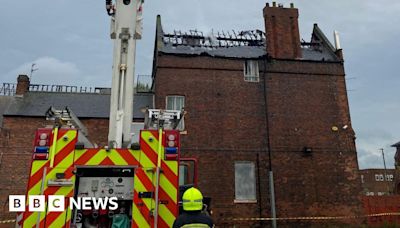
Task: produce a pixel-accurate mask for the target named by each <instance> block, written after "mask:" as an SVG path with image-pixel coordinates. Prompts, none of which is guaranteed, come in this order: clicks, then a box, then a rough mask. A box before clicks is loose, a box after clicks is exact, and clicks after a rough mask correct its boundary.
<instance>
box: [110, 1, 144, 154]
mask: <svg viewBox="0 0 400 228" xmlns="http://www.w3.org/2000/svg"><path fill="white" fill-rule="evenodd" d="M141 5H142V0H115V5H113V4H112V0H107V1H106V7H107V11H108V13H109V15H111V39H113V40H114V60H113V76H112V87H111V103H110V123H109V133H108V144H109V146H110V147H112V148H122V147H126V146H127V145H128V144H130V142H131V138H132V135H131V123H132V118H133V98H134V97H133V96H134V89H133V88H134V75H135V52H136V39H140V38H141V34H140V33H141V26H142V25H141V23H140V22H141V18H140V17H141V15H138V14H141V7H142V6H141Z"/></svg>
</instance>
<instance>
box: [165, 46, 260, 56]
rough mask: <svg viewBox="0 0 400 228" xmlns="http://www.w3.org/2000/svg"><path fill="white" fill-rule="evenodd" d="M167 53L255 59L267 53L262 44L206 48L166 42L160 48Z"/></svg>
mask: <svg viewBox="0 0 400 228" xmlns="http://www.w3.org/2000/svg"><path fill="white" fill-rule="evenodd" d="M160 51H161V52H162V53H165V54H176V55H207V56H211V57H227V58H245V59H255V58H260V57H263V56H266V55H267V52H266V51H265V47H262V46H261V47H260V46H238V47H220V48H204V47H191V46H184V45H182V46H173V45H172V44H168V43H167V44H165V45H164V46H163V47H162V49H161V50H160Z"/></svg>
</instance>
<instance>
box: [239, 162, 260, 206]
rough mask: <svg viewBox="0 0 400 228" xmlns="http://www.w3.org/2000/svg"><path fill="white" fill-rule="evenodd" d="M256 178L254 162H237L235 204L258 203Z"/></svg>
mask: <svg viewBox="0 0 400 228" xmlns="http://www.w3.org/2000/svg"><path fill="white" fill-rule="evenodd" d="M256 201H257V198H256V177H255V165H254V163H253V162H235V202H236V203H247V202H256Z"/></svg>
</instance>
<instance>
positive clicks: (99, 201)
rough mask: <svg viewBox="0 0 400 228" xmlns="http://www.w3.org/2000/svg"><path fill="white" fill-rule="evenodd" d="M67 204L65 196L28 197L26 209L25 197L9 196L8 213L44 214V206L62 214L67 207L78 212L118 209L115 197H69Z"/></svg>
mask: <svg viewBox="0 0 400 228" xmlns="http://www.w3.org/2000/svg"><path fill="white" fill-rule="evenodd" d="M68 199H69V203H68V205H66V202H65V196H60V195H49V196H48V198H47V203H46V197H45V196H44V195H31V196H28V208H26V205H27V204H26V203H27V202H26V197H25V196H24V195H10V196H9V197H8V200H9V211H10V212H25V211H26V210H27V209H28V211H29V212H45V211H46V205H47V211H49V212H62V211H65V209H66V208H67V206H68V207H69V208H70V209H78V210H105V209H109V210H116V209H118V198H117V197H105V198H94V197H77V198H76V199H75V198H73V197H69V198H68Z"/></svg>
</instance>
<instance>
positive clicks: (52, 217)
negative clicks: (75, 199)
mask: <svg viewBox="0 0 400 228" xmlns="http://www.w3.org/2000/svg"><path fill="white" fill-rule="evenodd" d="M73 192H74V191H73V190H71V191H69V193H68V194H65V193H64V192H63V191H58V192H57V194H56V195H64V196H65V197H72V196H73ZM66 202H67V200H66ZM65 207H66V208H65V209H66V210H64V211H63V212H48V213H47V215H46V219H43V220H42V221H40V226H42V225H43V226H44V225H46V227H49V226H50V225H52V226H54V227H60V226H59V225H60V224H63V225H64V222H65V217H66V214H67V210H68V207H69V205H67V204H65ZM63 218H64V221H59V222H56V220H60V219H61V220H62V219H63Z"/></svg>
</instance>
